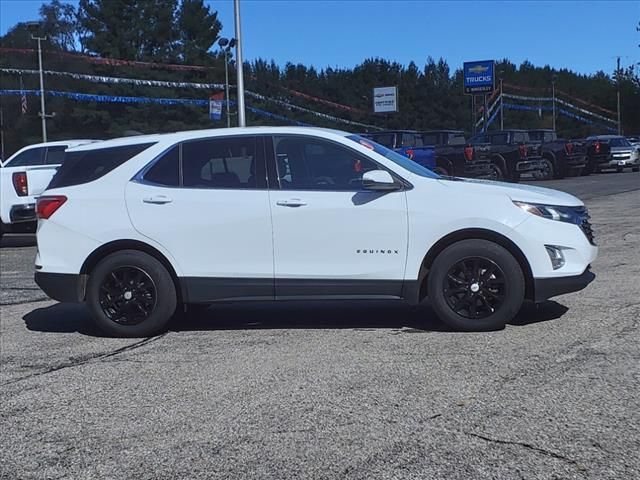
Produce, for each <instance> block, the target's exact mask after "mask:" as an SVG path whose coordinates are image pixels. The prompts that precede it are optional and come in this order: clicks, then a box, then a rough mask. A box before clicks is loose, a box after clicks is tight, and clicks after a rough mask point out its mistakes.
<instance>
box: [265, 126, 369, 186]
mask: <svg viewBox="0 0 640 480" xmlns="http://www.w3.org/2000/svg"><path fill="white" fill-rule="evenodd" d="M274 149H275V157H276V165H277V171H278V179H279V182H280V188H282V189H283V190H332V191H345V190H346V191H349V190H359V189H360V188H361V187H362V174H363V173H365V172H368V171H371V170H377V169H378V168H379V167H378V166H377V165H376V163H375V162H374V161H373V160H371V159H368V158H367V157H365V156H363V155H360V154H359V153H358V152H355V151H353V150H350V149H348V148H345V147H342V146H340V145H336V144H334V143H331V142H327V141H325V140H322V139H316V138H308V137H294V136H283V137H275V138H274Z"/></svg>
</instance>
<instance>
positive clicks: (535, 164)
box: [516, 158, 545, 173]
mask: <svg viewBox="0 0 640 480" xmlns="http://www.w3.org/2000/svg"><path fill="white" fill-rule="evenodd" d="M544 168H545V166H544V163H543V161H542V158H535V159H531V160H520V161H518V163H516V171H518V172H520V173H522V172H533V171H536V170H540V171H542V170H544Z"/></svg>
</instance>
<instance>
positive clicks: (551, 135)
mask: <svg viewBox="0 0 640 480" xmlns="http://www.w3.org/2000/svg"><path fill="white" fill-rule="evenodd" d="M554 140H555V134H554V133H553V132H544V141H545V142H553V141H554Z"/></svg>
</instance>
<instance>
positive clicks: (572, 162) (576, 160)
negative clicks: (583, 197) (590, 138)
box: [529, 129, 587, 180]
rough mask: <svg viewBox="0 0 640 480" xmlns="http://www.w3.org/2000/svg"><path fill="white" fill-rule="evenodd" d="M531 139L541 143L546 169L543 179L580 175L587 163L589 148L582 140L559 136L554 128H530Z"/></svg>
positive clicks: (541, 177) (542, 175) (542, 174)
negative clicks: (566, 138)
mask: <svg viewBox="0 0 640 480" xmlns="http://www.w3.org/2000/svg"><path fill="white" fill-rule="evenodd" d="M529 139H530V140H531V141H532V142H538V143H540V145H541V154H542V159H543V160H544V162H545V169H544V170H543V171H542V173H541V174H540V176H539V178H540V179H541V180H550V179H552V178H564V177H566V176H578V175H580V174H581V173H582V170H583V169H584V167H585V166H586V165H587V149H586V145H585V142H584V141H582V140H565V139H563V138H558V135H557V134H556V132H555V131H554V130H549V129H538V130H529Z"/></svg>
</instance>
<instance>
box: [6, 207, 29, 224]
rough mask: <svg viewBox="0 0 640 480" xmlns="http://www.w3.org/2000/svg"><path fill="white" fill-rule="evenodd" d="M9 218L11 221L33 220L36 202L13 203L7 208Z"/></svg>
mask: <svg viewBox="0 0 640 480" xmlns="http://www.w3.org/2000/svg"><path fill="white" fill-rule="evenodd" d="M9 220H11V223H21V222H35V221H36V204H35V203H25V204H24V205H13V206H12V207H11V210H9Z"/></svg>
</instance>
